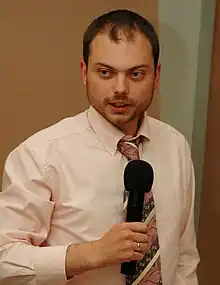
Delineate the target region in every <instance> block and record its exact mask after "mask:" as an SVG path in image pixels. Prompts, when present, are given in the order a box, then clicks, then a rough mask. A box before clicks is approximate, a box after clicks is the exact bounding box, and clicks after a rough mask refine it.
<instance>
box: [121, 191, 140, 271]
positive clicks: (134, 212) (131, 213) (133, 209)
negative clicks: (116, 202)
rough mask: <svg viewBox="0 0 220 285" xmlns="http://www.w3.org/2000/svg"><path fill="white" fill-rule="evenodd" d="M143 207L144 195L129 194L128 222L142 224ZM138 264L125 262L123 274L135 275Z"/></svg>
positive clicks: (122, 268)
mask: <svg viewBox="0 0 220 285" xmlns="http://www.w3.org/2000/svg"><path fill="white" fill-rule="evenodd" d="M143 205H144V193H140V192H129V196H128V205H127V215H126V222H142V213H143ZM136 264H137V262H136V261H135V260H132V261H129V262H123V263H122V264H121V273H122V274H124V275H134V274H135V271H136Z"/></svg>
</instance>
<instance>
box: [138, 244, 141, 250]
mask: <svg viewBox="0 0 220 285" xmlns="http://www.w3.org/2000/svg"><path fill="white" fill-rule="evenodd" d="M137 246H138V251H140V248H141V246H140V243H139V242H137Z"/></svg>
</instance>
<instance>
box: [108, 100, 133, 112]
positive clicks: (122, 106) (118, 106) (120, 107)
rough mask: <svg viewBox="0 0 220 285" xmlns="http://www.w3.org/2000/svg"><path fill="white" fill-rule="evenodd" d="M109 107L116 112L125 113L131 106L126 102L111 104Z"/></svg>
mask: <svg viewBox="0 0 220 285" xmlns="http://www.w3.org/2000/svg"><path fill="white" fill-rule="evenodd" d="M109 105H110V106H111V108H112V110H113V111H114V112H125V111H126V110H127V109H128V108H129V107H130V106H131V105H130V104H128V103H125V102H111V103H109Z"/></svg>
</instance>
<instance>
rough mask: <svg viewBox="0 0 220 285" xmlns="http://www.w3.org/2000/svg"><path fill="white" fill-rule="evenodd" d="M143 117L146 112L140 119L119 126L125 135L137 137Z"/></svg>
mask: <svg viewBox="0 0 220 285" xmlns="http://www.w3.org/2000/svg"><path fill="white" fill-rule="evenodd" d="M143 118H144V114H142V115H141V116H140V117H139V119H137V120H133V121H131V122H129V123H127V124H125V125H123V126H121V127H119V128H120V130H121V131H122V132H123V133H124V134H125V135H128V136H132V137H135V136H136V135H137V133H138V131H139V129H140V126H141V123H142V121H143Z"/></svg>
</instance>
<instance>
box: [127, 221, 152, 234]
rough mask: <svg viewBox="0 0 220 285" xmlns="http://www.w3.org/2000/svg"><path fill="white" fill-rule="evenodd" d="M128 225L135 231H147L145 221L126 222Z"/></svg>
mask: <svg viewBox="0 0 220 285" xmlns="http://www.w3.org/2000/svg"><path fill="white" fill-rule="evenodd" d="M128 227H129V228H130V229H131V230H132V231H133V232H137V233H145V234H146V233H147V231H148V226H147V225H146V224H145V223H139V222H135V223H128Z"/></svg>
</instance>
